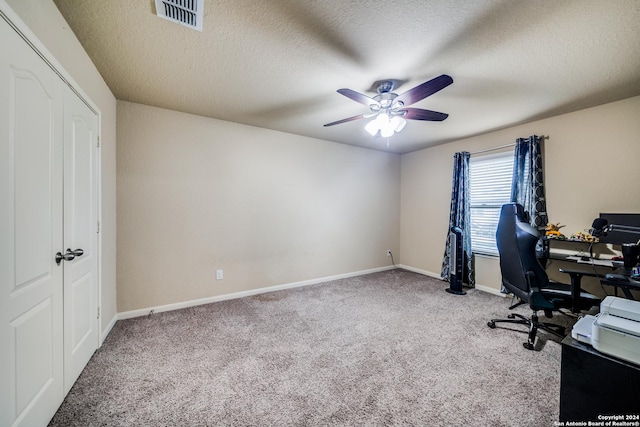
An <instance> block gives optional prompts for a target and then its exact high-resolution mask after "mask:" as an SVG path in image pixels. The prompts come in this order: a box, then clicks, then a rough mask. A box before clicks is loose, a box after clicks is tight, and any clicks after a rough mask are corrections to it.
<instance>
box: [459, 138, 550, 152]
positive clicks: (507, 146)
mask: <svg viewBox="0 0 640 427" xmlns="http://www.w3.org/2000/svg"><path fill="white" fill-rule="evenodd" d="M540 138H542V140H543V141H544V140H545V139H549V137H548V136H544V135H542V136H540ZM515 146H516V143H515V142H512V143H511V144H505V145H501V146H499V147H493V148H487V149H485V150H479V151H474V152H473V153H469V155H471V156H473V155H474V154H482V153H488V152H489V151H495V150H502V149H503V148H509V147H515Z"/></svg>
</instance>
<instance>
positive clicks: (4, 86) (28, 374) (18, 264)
mask: <svg viewBox="0 0 640 427" xmlns="http://www.w3.org/2000/svg"><path fill="white" fill-rule="evenodd" d="M0 40H2V43H0V200H1V201H2V202H1V203H0V425H3V426H5V425H6V426H18V425H25V426H36V425H46V424H47V423H48V421H49V419H50V418H51V416H52V415H53V414H54V413H55V411H56V409H57V408H58V406H59V404H60V402H61V401H62V399H63V396H64V395H63V375H62V372H63V359H62V358H63V345H62V344H63V324H62V322H63V316H62V310H63V295H62V292H63V271H62V268H61V267H60V266H58V265H56V262H55V259H54V254H55V253H56V252H57V251H59V250H61V248H62V225H63V217H62V208H63V206H62V173H63V171H62V149H63V139H62V138H63V133H62V126H61V123H62V119H63V116H62V102H63V91H62V88H63V85H62V82H61V81H60V80H59V78H58V76H57V75H56V74H55V73H54V72H53V71H52V70H51V69H50V68H49V67H48V66H47V65H46V64H45V63H44V62H43V61H42V59H41V58H40V57H39V56H38V55H37V54H36V53H35V52H34V51H33V50H31V49H30V48H29V47H27V45H26V44H25V43H24V41H23V40H22V38H21V37H19V36H18V35H17V33H16V32H15V31H14V30H13V29H11V28H10V27H9V26H8V25H7V24H6V23H5V21H4V20H2V19H0Z"/></svg>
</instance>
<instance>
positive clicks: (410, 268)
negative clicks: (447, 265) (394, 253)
mask: <svg viewBox="0 0 640 427" xmlns="http://www.w3.org/2000/svg"><path fill="white" fill-rule="evenodd" d="M396 267H398V268H402V269H403V270H407V271H412V272H414V273H418V274H422V275H423V276H429V277H433V278H434V279H440V280H442V278H441V277H440V273H433V272H431V271H427V270H421V269H419V268H415V267H410V266H408V265H404V264H396Z"/></svg>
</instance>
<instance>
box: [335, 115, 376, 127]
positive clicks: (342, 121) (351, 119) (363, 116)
mask: <svg viewBox="0 0 640 427" xmlns="http://www.w3.org/2000/svg"><path fill="white" fill-rule="evenodd" d="M368 116H369V115H368V114H359V115H357V116H353V117H347V118H346V119H342V120H338V121H335V122H331V123H327V124H326V125H324V127H327V126H333V125H339V124H342V123H347V122H352V121H354V120H358V119H364V118H365V117H368Z"/></svg>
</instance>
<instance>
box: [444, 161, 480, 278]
mask: <svg viewBox="0 0 640 427" xmlns="http://www.w3.org/2000/svg"><path fill="white" fill-rule="evenodd" d="M470 157H471V155H470V154H469V153H468V152H466V151H463V152H461V153H456V154H455V155H454V156H453V183H452V185H451V213H450V215H449V228H448V229H447V239H446V244H445V249H444V258H443V259H442V270H441V271H440V277H441V278H443V279H445V280H449V257H450V256H451V246H450V242H449V230H450V229H451V227H459V228H460V229H462V242H463V243H462V244H463V253H464V262H465V268H463V282H464V283H466V284H467V285H469V286H474V283H475V280H474V274H473V257H472V253H471V229H470V226H471V220H470V213H471V212H470V209H469V158H470Z"/></svg>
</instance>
